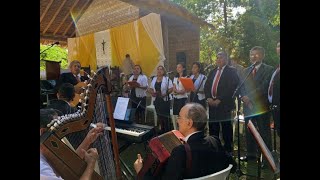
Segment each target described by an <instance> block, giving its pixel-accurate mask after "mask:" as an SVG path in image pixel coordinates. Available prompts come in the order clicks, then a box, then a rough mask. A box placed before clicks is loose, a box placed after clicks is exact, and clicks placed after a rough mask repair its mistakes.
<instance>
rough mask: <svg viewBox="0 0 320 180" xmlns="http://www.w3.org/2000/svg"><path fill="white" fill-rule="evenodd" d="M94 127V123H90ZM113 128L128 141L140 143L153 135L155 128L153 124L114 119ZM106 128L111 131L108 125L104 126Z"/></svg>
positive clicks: (120, 136)
mask: <svg viewBox="0 0 320 180" xmlns="http://www.w3.org/2000/svg"><path fill="white" fill-rule="evenodd" d="M91 126H92V127H94V126H95V125H94V124H93V125H91ZM115 126H116V127H115V130H116V133H117V136H118V137H119V138H121V139H124V140H126V141H128V142H130V143H141V142H145V141H147V140H149V139H151V138H152V137H153V136H154V135H155V129H154V127H153V126H147V125H143V124H136V123H132V124H127V123H120V122H117V121H116V125H115ZM105 129H106V130H108V131H111V128H110V126H108V127H105Z"/></svg>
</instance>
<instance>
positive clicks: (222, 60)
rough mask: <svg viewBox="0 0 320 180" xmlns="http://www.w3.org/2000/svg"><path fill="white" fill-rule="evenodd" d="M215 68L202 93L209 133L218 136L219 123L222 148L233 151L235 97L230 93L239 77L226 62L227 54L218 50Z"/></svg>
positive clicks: (232, 91)
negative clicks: (207, 113)
mask: <svg viewBox="0 0 320 180" xmlns="http://www.w3.org/2000/svg"><path fill="white" fill-rule="evenodd" d="M216 64H217V66H218V67H217V68H215V69H213V70H212V71H211V72H210V73H209V75H208V80H207V81H206V84H205V86H204V93H205V96H206V99H207V102H208V105H209V133H210V135H215V136H217V137H219V133H220V124H221V126H222V135H223V140H224V148H225V149H226V150H227V151H228V152H229V153H230V154H232V152H233V128H232V120H233V118H232V117H231V114H232V110H233V109H235V98H232V95H233V93H234V91H235V89H236V88H237V86H238V83H239V77H238V75H237V71H236V69H235V68H234V67H231V66H229V65H227V64H228V57H227V54H226V53H224V52H219V53H218V54H217V60H216Z"/></svg>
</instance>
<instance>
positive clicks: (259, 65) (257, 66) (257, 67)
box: [255, 62, 262, 71]
mask: <svg viewBox="0 0 320 180" xmlns="http://www.w3.org/2000/svg"><path fill="white" fill-rule="evenodd" d="M261 64H262V62H261V63H259V64H258V65H256V66H255V68H256V70H257V71H258V70H259V68H260V67H261Z"/></svg>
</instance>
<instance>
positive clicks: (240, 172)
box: [232, 65, 260, 178]
mask: <svg viewBox="0 0 320 180" xmlns="http://www.w3.org/2000/svg"><path fill="white" fill-rule="evenodd" d="M254 68H255V65H253V66H251V69H250V71H249V72H248V74H247V75H246V77H245V78H244V79H243V81H242V82H241V83H240V84H239V85H238V87H237V88H236V89H235V90H234V92H233V95H232V99H234V98H235V97H236V95H237V99H238V106H237V123H238V124H237V127H238V132H237V135H238V138H237V143H238V151H237V153H238V168H237V170H236V174H237V176H238V178H239V177H241V176H243V175H245V176H251V177H256V176H253V175H250V174H245V173H243V172H242V171H241V164H240V106H241V100H240V97H239V93H238V91H239V90H240V88H241V87H242V86H243V85H244V83H245V82H246V80H247V79H248V77H249V76H250V75H251V73H252V71H253V69H254ZM259 159H260V158H259ZM259 177H260V176H259Z"/></svg>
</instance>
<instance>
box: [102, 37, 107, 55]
mask: <svg viewBox="0 0 320 180" xmlns="http://www.w3.org/2000/svg"><path fill="white" fill-rule="evenodd" d="M101 44H102V50H103V54H105V53H104V44H106V42H104V40H103V41H102V43H101Z"/></svg>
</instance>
